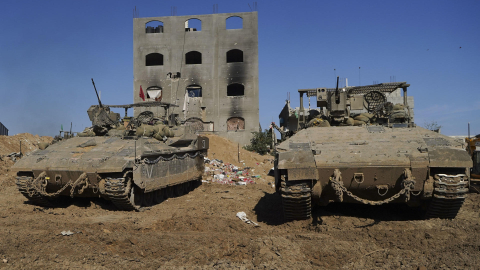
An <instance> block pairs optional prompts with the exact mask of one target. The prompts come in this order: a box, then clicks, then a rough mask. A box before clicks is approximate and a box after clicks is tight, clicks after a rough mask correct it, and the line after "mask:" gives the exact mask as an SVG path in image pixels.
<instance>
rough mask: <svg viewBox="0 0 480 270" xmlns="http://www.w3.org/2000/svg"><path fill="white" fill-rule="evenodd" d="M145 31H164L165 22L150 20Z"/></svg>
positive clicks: (151, 32) (150, 32) (149, 32)
mask: <svg viewBox="0 0 480 270" xmlns="http://www.w3.org/2000/svg"><path fill="white" fill-rule="evenodd" d="M145 33H147V34H153V33H163V22H161V21H150V22H148V23H146V24H145Z"/></svg>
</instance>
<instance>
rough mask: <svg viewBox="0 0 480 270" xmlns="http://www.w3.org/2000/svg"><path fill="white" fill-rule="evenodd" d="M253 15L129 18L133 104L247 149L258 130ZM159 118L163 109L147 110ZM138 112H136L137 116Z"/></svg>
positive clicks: (255, 40) (137, 109) (158, 111)
mask: <svg viewBox="0 0 480 270" xmlns="http://www.w3.org/2000/svg"><path fill="white" fill-rule="evenodd" d="M257 18H258V16H257V12H242V13H220V14H209V15H191V16H167V17H149V18H134V22H133V36H134V39H133V55H134V58H133V59H134V91H133V93H134V94H133V97H134V103H141V102H148V101H155V100H156V101H160V100H161V101H163V102H168V103H172V104H175V105H178V107H174V108H171V109H170V110H171V111H170V113H174V114H175V115H176V119H177V121H180V122H185V123H186V124H188V125H192V126H193V127H194V128H195V129H198V130H202V131H210V132H214V133H215V134H218V135H220V136H223V137H226V138H228V139H230V140H232V141H236V142H238V143H240V144H242V145H245V144H248V143H249V141H250V138H251V137H252V133H251V132H253V131H258V129H259V93H258V26H257V25H258V19H257ZM149 110H151V111H153V113H154V114H155V115H156V116H158V117H160V116H162V115H164V111H163V109H162V108H149ZM141 112H142V109H140V108H136V109H135V111H134V115H135V116H137V115H138V114H139V113H141Z"/></svg>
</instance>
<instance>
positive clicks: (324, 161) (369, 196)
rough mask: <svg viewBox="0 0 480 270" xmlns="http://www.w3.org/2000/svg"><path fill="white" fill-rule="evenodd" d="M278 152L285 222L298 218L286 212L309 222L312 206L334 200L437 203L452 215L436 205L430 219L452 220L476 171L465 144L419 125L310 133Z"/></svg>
mask: <svg viewBox="0 0 480 270" xmlns="http://www.w3.org/2000/svg"><path fill="white" fill-rule="evenodd" d="M277 151H278V154H277V156H276V163H275V173H276V174H275V175H276V186H277V190H278V192H280V193H281V194H282V196H283V198H284V201H285V200H286V201H285V203H284V208H285V206H286V208H290V209H293V210H291V211H290V210H286V212H285V214H286V218H287V219H297V216H298V215H296V214H295V215H292V214H289V213H293V211H296V212H297V213H298V212H305V213H306V214H305V215H304V216H303V218H308V217H309V216H310V211H311V205H312V204H318V205H326V204H328V203H330V202H336V201H340V202H352V203H364V204H372V205H379V204H383V203H407V204H409V205H412V206H419V205H424V206H427V208H429V207H430V208H432V207H431V206H429V205H431V204H432V201H433V202H434V203H437V204H444V205H445V207H446V208H449V209H446V210H445V211H443V210H442V209H440V208H439V207H436V208H437V209H435V210H431V211H430V212H429V213H430V214H429V215H430V216H431V217H447V218H453V217H455V215H456V213H457V212H458V209H459V207H460V206H461V203H459V201H461V202H463V200H464V198H465V196H466V192H467V191H468V186H469V181H470V175H469V172H470V168H471V167H472V161H471V159H470V158H469V156H468V154H467V153H466V151H465V150H464V149H463V148H462V145H461V143H458V142H457V141H455V140H453V139H451V138H449V137H447V136H443V135H441V134H439V133H435V132H432V131H429V130H426V129H424V128H421V127H402V128H388V127H384V126H376V125H371V126H365V125H364V126H334V127H311V128H308V129H303V130H301V131H299V132H298V133H297V134H296V135H294V136H293V137H292V138H290V139H288V140H286V141H284V142H282V143H281V144H280V145H278V146H277ZM442 179H443V180H442ZM300 186H301V187H302V188H300V189H299V187H300ZM299 190H303V191H299ZM309 200H310V201H309ZM439 200H440V201H439ZM450 204H452V205H454V206H455V207H456V209H453V208H452V207H453V206H451V205H450ZM459 205H460V206H459ZM305 208H307V209H306V210H305ZM450 208H452V209H453V210H452V209H450ZM427 212H428V211H427ZM434 212H435V213H434ZM447 212H448V213H447Z"/></svg>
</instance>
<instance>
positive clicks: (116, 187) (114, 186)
mask: <svg viewBox="0 0 480 270" xmlns="http://www.w3.org/2000/svg"><path fill="white" fill-rule="evenodd" d="M127 181H128V180H127V179H126V178H107V179H106V180H105V194H106V197H107V199H108V200H110V201H111V202H113V204H114V205H115V206H116V207H117V208H119V209H120V210H126V211H138V210H140V207H138V206H135V205H134V204H133V203H132V202H131V201H130V197H129V196H128V195H129V193H130V189H131V188H129V187H128V186H127ZM127 189H128V190H127Z"/></svg>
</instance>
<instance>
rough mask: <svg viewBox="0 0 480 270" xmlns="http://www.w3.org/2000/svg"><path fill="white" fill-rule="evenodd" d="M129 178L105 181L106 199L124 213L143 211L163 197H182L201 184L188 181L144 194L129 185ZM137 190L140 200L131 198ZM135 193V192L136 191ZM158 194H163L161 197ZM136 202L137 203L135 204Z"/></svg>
mask: <svg viewBox="0 0 480 270" xmlns="http://www.w3.org/2000/svg"><path fill="white" fill-rule="evenodd" d="M128 181H129V180H128V178H107V179H105V197H106V199H107V200H110V201H111V202H112V203H113V204H114V205H115V206H116V207H117V208H118V209H120V210H124V211H141V210H142V208H144V207H149V206H152V205H154V204H157V203H159V201H160V199H159V197H161V198H162V199H161V200H163V199H167V198H172V197H177V196H182V195H183V194H187V193H188V192H190V190H193V189H195V188H196V187H198V185H199V184H201V182H199V181H198V180H196V181H188V182H184V183H181V184H177V185H174V186H168V187H165V188H163V189H161V190H156V191H152V192H149V193H143V191H142V190H138V188H137V187H136V186H132V187H130V186H129V184H128ZM134 188H137V192H138V193H136V195H134V196H140V198H138V197H137V198H136V199H135V198H133V199H132V197H131V192H132V189H134ZM134 192H135V191H134ZM158 193H162V194H161V196H159V194H158ZM132 200H134V201H135V202H133V201H132Z"/></svg>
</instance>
